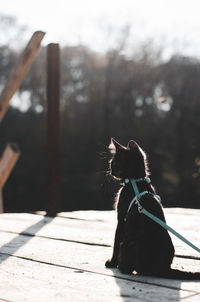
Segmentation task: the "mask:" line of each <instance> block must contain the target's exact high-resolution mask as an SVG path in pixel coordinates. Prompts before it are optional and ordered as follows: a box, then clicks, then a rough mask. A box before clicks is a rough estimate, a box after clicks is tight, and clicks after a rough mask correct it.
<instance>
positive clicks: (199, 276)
mask: <svg viewBox="0 0 200 302" xmlns="http://www.w3.org/2000/svg"><path fill="white" fill-rule="evenodd" d="M156 276H157V277H161V278H168V279H174V280H200V272H199V273H197V272H195V273H193V272H184V271H181V270H178V269H169V270H168V271H166V272H161V273H158V274H156Z"/></svg>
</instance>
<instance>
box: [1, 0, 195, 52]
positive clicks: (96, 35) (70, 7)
mask: <svg viewBox="0 0 200 302" xmlns="http://www.w3.org/2000/svg"><path fill="white" fill-rule="evenodd" d="M0 13H5V14H11V15H14V16H17V18H18V22H19V23H20V24H26V25H28V26H29V28H30V31H31V32H32V31H34V30H43V31H46V32H47V35H46V38H45V40H44V44H47V43H49V42H59V43H61V44H70V45H72V44H77V43H80V42H81V43H84V44H87V45H89V46H90V47H92V48H93V49H95V50H100V51H102V50H106V49H107V48H109V47H110V46H113V45H114V41H116V33H117V32H118V29H119V28H122V26H124V25H127V24H129V25H130V26H131V35H130V41H131V42H132V43H133V42H134V41H145V40H147V39H149V38H151V39H152V40H153V41H155V43H157V44H160V45H164V47H166V46H167V47H166V50H167V52H168V53H170V51H172V49H173V50H176V51H181V52H182V53H185V54H189V55H197V56H199V55H200V18H199V13H200V1H199V0H190V1H189V0H98V1H97V0H71V1H69V0H56V1H53V0H34V1H33V0H29V1H28V0H5V1H3V0H2V1H1V4H0ZM29 35H30V32H29Z"/></svg>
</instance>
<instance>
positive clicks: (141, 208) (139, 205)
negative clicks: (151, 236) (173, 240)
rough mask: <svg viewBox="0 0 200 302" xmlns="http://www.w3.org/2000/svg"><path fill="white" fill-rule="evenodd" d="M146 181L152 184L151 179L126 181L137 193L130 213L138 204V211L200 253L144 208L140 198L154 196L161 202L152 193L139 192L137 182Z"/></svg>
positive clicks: (198, 250) (157, 196) (195, 247)
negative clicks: (134, 205)
mask: <svg viewBox="0 0 200 302" xmlns="http://www.w3.org/2000/svg"><path fill="white" fill-rule="evenodd" d="M142 180H145V181H146V182H147V183H150V182H151V180H150V178H149V177H146V178H139V179H134V178H131V179H130V180H129V179H125V183H128V182H130V183H131V184H132V187H133V190H134V192H135V197H134V198H133V200H132V201H131V203H130V205H129V207H128V211H127V214H128V212H129V211H130V209H131V207H132V206H133V204H134V203H135V204H137V206H138V211H139V212H140V213H142V214H144V215H146V216H147V217H149V218H150V219H152V220H153V221H155V222H156V223H158V224H159V225H161V226H162V227H163V228H164V229H166V230H167V231H169V232H171V233H172V234H173V235H175V236H176V237H178V238H179V239H180V240H182V241H183V242H185V243H186V244H187V245H189V246H190V247H191V248H193V249H194V250H195V251H197V252H199V253H200V249H199V248H198V247H197V246H196V245H194V244H193V243H192V242H190V241H189V240H187V239H186V238H185V237H183V236H182V235H181V234H179V233H178V232H176V231H175V230H174V229H172V228H171V227H170V226H168V225H167V224H166V223H165V222H164V221H162V220H161V219H159V218H158V217H156V216H155V215H153V214H151V213H150V212H149V211H147V210H146V209H145V208H143V207H142V205H141V204H140V198H141V197H142V196H144V195H146V194H152V195H153V196H154V197H156V198H157V199H159V200H160V196H159V195H156V194H153V193H151V192H148V191H144V192H141V193H140V192H139V190H138V186H137V182H139V181H142Z"/></svg>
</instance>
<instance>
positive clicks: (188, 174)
mask: <svg viewBox="0 0 200 302" xmlns="http://www.w3.org/2000/svg"><path fill="white" fill-rule="evenodd" d="M199 9H200V4H199V1H198V0H191V1H185V0H182V1H179V0H173V1H172V0H168V1H161V0H151V1H145V0H140V1H136V0H118V1H116V0H109V1H105V0H101V1H94V0H93V1H92V0H84V1H81V0H79V1H78V0H73V1H67V0H57V1H47V0H43V1H38V0H35V1H29V2H28V4H27V1H25V0H18V1H14V0H13V1H12V0H7V1H3V2H2V3H1V7H0V31H1V35H0V90H1V89H2V88H3V86H4V84H5V82H6V79H7V77H8V74H9V72H10V70H11V68H12V66H13V64H14V62H15V60H16V58H17V57H18V55H19V53H20V52H21V50H22V49H23V48H24V47H25V45H26V43H27V41H28V40H29V38H30V36H31V35H32V33H33V31H35V30H43V31H46V33H47V34H46V37H45V39H44V41H43V46H42V48H41V50H40V53H39V55H38V56H37V58H36V59H35V61H34V63H33V66H32V67H31V70H30V72H29V73H28V75H27V76H26V78H25V80H24V82H23V85H22V86H21V87H20V89H19V90H18V93H17V94H16V95H15V96H14V98H13V99H12V102H11V106H10V108H9V110H8V112H7V113H6V116H5V118H4V120H3V121H2V123H1V125H0V152H2V151H3V149H4V148H5V145H6V143H7V142H10V141H11V142H16V143H17V144H18V145H19V147H20V149H21V156H20V159H19V161H18V163H17V165H16V167H15V168H14V170H13V172H12V174H11V176H10V177H9V179H8V181H7V183H6V185H5V188H4V207H5V211H14V212H15V211H17V212H18V211H33V210H43V209H45V208H46V178H47V175H46V173H47V172H46V171H47V169H46V165H47V163H46V45H47V44H48V43H50V42H54V43H59V44H60V47H61V108H60V110H61V112H60V114H61V154H60V156H61V180H62V183H61V190H62V209H63V211H64V210H65V211H66V210H78V209H101V210H103V209H112V203H113V198H114V195H115V193H116V190H117V188H118V184H117V183H116V182H114V181H113V180H112V178H111V177H110V176H109V174H108V173H107V170H108V161H109V159H110V155H109V152H108V145H109V142H110V137H111V136H112V137H114V138H115V139H117V140H118V141H120V142H121V143H122V144H125V145H126V144H127V142H128V140H130V139H134V140H136V141H137V142H138V143H139V144H140V145H141V147H143V149H144V150H145V151H146V152H147V154H148V160H149V162H150V170H151V174H152V176H151V178H152V181H153V183H154V184H155V185H156V188H157V191H158V193H159V194H160V195H161V197H162V202H163V205H164V206H172V207H191V208H192V207H194V208H200V132H199V131H200V39H199V36H200V19H199Z"/></svg>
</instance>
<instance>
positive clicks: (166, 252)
mask: <svg viewBox="0 0 200 302" xmlns="http://www.w3.org/2000/svg"><path fill="white" fill-rule="evenodd" d="M110 149H111V153H113V158H112V160H111V161H110V170H111V174H112V176H113V177H114V178H117V179H118V180H120V181H121V182H124V181H125V179H129V180H130V179H135V180H137V186H138V190H139V192H144V191H148V193H147V194H145V195H144V196H142V197H141V199H140V202H141V205H142V206H143V207H144V208H145V209H146V210H147V211H149V212H150V213H152V214H153V215H155V216H157V217H158V218H160V219H161V220H163V221H164V222H165V217H164V213H163V209H162V205H161V203H160V201H159V199H158V198H157V196H156V191H155V189H154V187H153V186H152V185H151V184H150V183H148V181H147V177H148V176H149V169H148V163H147V160H146V154H145V152H144V151H143V150H142V149H141V148H140V146H139V145H138V144H137V143H136V142H135V141H133V140H131V141H129V143H128V145H127V147H124V146H122V145H121V144H119V143H118V142H117V141H116V140H114V139H112V140H111V145H110ZM134 197H135V192H134V189H133V187H132V185H131V183H130V182H128V183H124V185H123V187H122V188H121V189H120V190H119V192H118V195H117V200H116V202H117V203H116V204H117V213H118V224H117V229H116V233H115V242H114V248H113V255H112V258H111V260H108V261H107V262H106V264H105V265H106V267H108V268H113V267H118V268H119V270H120V271H121V272H122V273H125V274H131V273H132V272H133V271H136V272H137V273H139V274H144V275H152V276H161V277H169V278H175V279H199V278H200V274H198V273H189V272H188V273H187V272H182V271H179V270H172V269H171V268H170V266H171V263H172V260H173V257H174V246H173V243H172V240H171V238H170V236H169V234H168V232H167V231H166V230H165V229H164V228H162V227H161V226H160V225H158V224H157V223H155V222H154V221H152V220H151V219H150V218H149V217H147V216H145V215H144V214H142V213H140V212H139V211H138V206H137V205H136V204H133V205H132V207H131V208H130V210H129V211H128V208H129V205H130V203H131V201H132V200H133V198H134Z"/></svg>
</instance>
